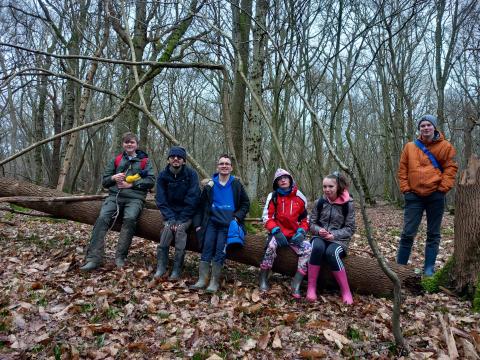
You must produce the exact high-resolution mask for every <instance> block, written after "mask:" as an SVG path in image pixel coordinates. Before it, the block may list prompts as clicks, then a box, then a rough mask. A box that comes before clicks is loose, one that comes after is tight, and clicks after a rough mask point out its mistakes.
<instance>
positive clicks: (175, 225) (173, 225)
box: [170, 221, 182, 232]
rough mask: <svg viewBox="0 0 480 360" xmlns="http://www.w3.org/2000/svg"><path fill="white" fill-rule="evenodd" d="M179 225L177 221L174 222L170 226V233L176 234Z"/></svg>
mask: <svg viewBox="0 0 480 360" xmlns="http://www.w3.org/2000/svg"><path fill="white" fill-rule="evenodd" d="M181 225H182V224H181V223H180V222H179V221H174V222H173V223H172V225H170V230H172V232H176V231H177V230H178V229H179V228H180V226H181Z"/></svg>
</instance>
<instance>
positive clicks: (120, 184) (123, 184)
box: [117, 181, 133, 189]
mask: <svg viewBox="0 0 480 360" xmlns="http://www.w3.org/2000/svg"><path fill="white" fill-rule="evenodd" d="M132 186H133V184H129V183H127V182H126V181H120V182H117V187H118V188H119V189H130V188H131V187H132Z"/></svg>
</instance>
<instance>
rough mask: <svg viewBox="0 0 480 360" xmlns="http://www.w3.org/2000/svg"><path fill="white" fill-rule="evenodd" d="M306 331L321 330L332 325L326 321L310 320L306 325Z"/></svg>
mask: <svg viewBox="0 0 480 360" xmlns="http://www.w3.org/2000/svg"><path fill="white" fill-rule="evenodd" d="M305 326H306V327H307V329H321V328H325V327H330V326H332V324H331V323H330V321H327V320H312V321H309V322H308V323H307V324H306V325H305Z"/></svg>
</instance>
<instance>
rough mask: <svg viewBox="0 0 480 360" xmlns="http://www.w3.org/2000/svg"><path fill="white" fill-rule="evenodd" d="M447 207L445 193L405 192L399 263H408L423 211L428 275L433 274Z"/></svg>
mask: <svg viewBox="0 0 480 360" xmlns="http://www.w3.org/2000/svg"><path fill="white" fill-rule="evenodd" d="M444 207H445V194H444V193H442V192H439V191H436V192H434V193H432V194H430V195H428V196H419V195H417V194H415V193H413V192H408V193H406V194H405V211H404V219H403V221H404V225H403V232H402V236H401V238H400V244H399V247H398V253H397V263H399V264H404V265H406V264H407V263H408V259H409V258H410V252H411V250H412V245H413V239H414V238H415V236H416V235H417V231H418V226H419V225H420V222H421V221H422V216H423V211H425V212H426V215H427V241H426V244H425V265H424V272H425V274H426V275H431V274H433V270H434V266H435V260H436V258H437V254H438V247H439V245H440V226H441V224H442V217H443V211H444Z"/></svg>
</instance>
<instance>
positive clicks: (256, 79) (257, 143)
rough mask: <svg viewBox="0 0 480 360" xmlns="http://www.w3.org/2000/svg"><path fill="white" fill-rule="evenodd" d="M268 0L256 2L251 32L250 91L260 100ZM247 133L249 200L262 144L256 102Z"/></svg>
mask: <svg viewBox="0 0 480 360" xmlns="http://www.w3.org/2000/svg"><path fill="white" fill-rule="evenodd" d="M267 10H268V0H258V1H257V3H256V10H255V24H256V26H255V28H254V30H253V59H252V75H251V84H252V90H253V91H254V92H255V94H256V95H257V96H258V98H259V99H261V98H262V93H263V90H262V83H263V73H264V67H265V47H266V43H267V35H266V34H265V31H264V30H263V29H264V28H265V27H266V17H267ZM247 121H248V123H247V133H246V138H245V175H244V179H245V187H246V190H247V193H248V196H249V197H250V199H255V198H256V197H257V190H258V174H259V170H260V147H261V144H262V128H261V123H262V113H261V110H260V107H259V106H258V104H257V102H256V101H255V100H254V99H252V100H251V101H250V112H249V116H248V119H247Z"/></svg>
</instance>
